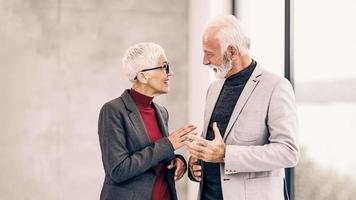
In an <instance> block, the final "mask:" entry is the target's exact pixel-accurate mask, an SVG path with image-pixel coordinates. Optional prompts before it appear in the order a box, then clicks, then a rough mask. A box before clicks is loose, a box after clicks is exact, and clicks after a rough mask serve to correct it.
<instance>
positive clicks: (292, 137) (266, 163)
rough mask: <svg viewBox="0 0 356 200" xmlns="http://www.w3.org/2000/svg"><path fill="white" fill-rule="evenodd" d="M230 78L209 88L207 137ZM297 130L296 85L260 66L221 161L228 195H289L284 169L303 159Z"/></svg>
mask: <svg viewBox="0 0 356 200" xmlns="http://www.w3.org/2000/svg"><path fill="white" fill-rule="evenodd" d="M224 81H225V80H217V81H215V82H213V83H212V84H211V85H210V87H209V89H208V92H207V96H206V106H205V114H204V128H203V133H202V136H203V137H204V138H205V137H206V134H207V129H208V124H209V121H210V118H211V115H212V112H213V109H214V107H215V103H216V101H217V99H218V97H219V94H220V91H221V89H222V87H223V85H224ZM296 134H297V111H296V103H295V97H294V92H293V88H292V86H291V84H290V83H289V81H288V80H287V79H285V78H282V77H279V76H277V75H275V74H273V73H270V72H268V71H266V70H264V69H263V68H262V67H261V66H260V65H257V66H256V68H255V70H254V71H253V73H252V75H251V77H250V79H249V80H248V81H247V83H246V86H245V88H244V89H243V91H242V93H241V95H240V98H239V99H238V101H237V103H236V106H235V108H234V111H233V113H232V115H231V118H230V121H229V123H228V126H227V128H226V132H225V134H224V141H225V144H226V152H225V162H224V163H222V164H220V174H221V186H222V192H223V197H224V199H225V200H230V199H231V200H282V199H284V194H283V178H284V168H288V167H294V166H295V165H296V164H297V162H298V158H299V148H298V145H297V142H296ZM203 173H204V172H203ZM201 188H202V187H200V190H201ZM199 196H200V195H199Z"/></svg>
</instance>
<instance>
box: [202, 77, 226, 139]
mask: <svg viewBox="0 0 356 200" xmlns="http://www.w3.org/2000/svg"><path fill="white" fill-rule="evenodd" d="M224 83H225V80H219V82H217V84H216V85H214V88H211V89H210V90H211V91H208V92H209V93H211V95H210V96H209V98H208V99H207V100H206V106H205V107H206V110H205V112H206V114H205V115H204V116H205V119H204V122H205V123H204V127H203V133H202V137H203V138H206V134H207V131H208V126H209V121H210V118H211V115H212V114H213V111H214V108H215V104H216V101H217V100H218V98H219V95H220V91H221V89H222V87H223V86H224ZM208 95H209V94H208Z"/></svg>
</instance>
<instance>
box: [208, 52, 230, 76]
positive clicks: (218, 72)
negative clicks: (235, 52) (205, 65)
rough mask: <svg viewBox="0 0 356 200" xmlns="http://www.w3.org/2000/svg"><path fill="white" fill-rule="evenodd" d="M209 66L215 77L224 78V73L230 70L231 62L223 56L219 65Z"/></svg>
mask: <svg viewBox="0 0 356 200" xmlns="http://www.w3.org/2000/svg"><path fill="white" fill-rule="evenodd" d="M209 67H210V68H211V69H213V71H214V74H215V77H216V78H217V79H224V78H225V76H226V74H227V73H228V72H229V71H230V70H231V68H232V64H231V61H230V60H228V59H227V58H226V56H224V58H223V64H222V65H221V66H216V65H209Z"/></svg>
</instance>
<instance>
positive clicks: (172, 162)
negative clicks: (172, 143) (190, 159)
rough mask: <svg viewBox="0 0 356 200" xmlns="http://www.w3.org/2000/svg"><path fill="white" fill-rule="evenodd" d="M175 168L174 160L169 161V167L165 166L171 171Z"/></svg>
mask: <svg viewBox="0 0 356 200" xmlns="http://www.w3.org/2000/svg"><path fill="white" fill-rule="evenodd" d="M174 167H175V162H174V160H171V161H170V162H169V165H167V168H168V169H173V168H174Z"/></svg>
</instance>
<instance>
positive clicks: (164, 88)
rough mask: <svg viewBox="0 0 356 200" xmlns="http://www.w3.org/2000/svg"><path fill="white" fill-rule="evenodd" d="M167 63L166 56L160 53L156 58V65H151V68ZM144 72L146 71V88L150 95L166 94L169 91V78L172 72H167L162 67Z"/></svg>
mask: <svg viewBox="0 0 356 200" xmlns="http://www.w3.org/2000/svg"><path fill="white" fill-rule="evenodd" d="M167 63H168V61H167V59H166V57H165V56H163V55H162V56H160V57H159V59H158V60H157V64H156V66H152V68H154V67H160V66H163V65H165V64H167ZM145 73H147V74H146V75H147V84H146V90H147V92H149V93H150V94H151V95H152V96H157V95H161V94H166V93H168V92H169V79H170V77H171V76H172V75H173V73H172V72H169V73H168V74H167V73H166V70H165V69H164V68H158V69H154V70H150V71H146V72H145Z"/></svg>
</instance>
